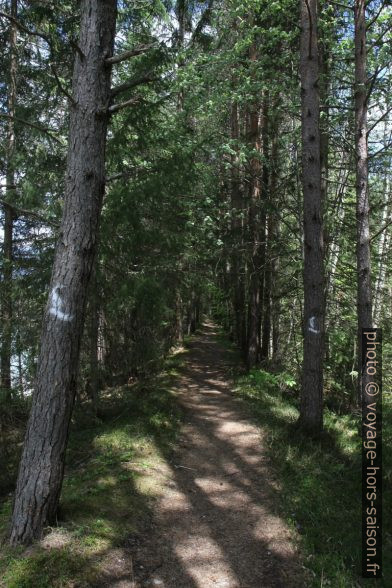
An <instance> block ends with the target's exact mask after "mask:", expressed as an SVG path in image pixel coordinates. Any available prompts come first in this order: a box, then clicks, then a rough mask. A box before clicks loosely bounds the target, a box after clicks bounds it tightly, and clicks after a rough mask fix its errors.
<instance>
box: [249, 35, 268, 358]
mask: <svg viewBox="0 0 392 588" xmlns="http://www.w3.org/2000/svg"><path fill="white" fill-rule="evenodd" d="M249 58H250V62H251V66H252V65H253V63H254V62H255V61H256V60H257V50H256V45H255V44H253V45H252V46H251V48H250V51H249ZM249 126H250V144H251V147H252V148H253V151H254V154H253V156H252V159H251V162H250V203H249V232H250V247H251V254H250V260H249V304H248V345H247V357H246V363H247V367H248V369H251V368H253V367H255V366H256V365H257V362H258V360H259V355H260V328H261V303H262V288H261V270H262V265H263V264H262V262H261V251H262V249H261V242H262V240H263V242H264V235H263V228H262V226H261V225H262V223H261V186H260V183H261V182H260V179H261V177H260V176H261V161H260V153H261V148H262V145H261V108H260V106H259V105H258V104H257V103H255V104H253V105H252V107H251V111H250V114H249ZM264 231H265V227H264Z"/></svg>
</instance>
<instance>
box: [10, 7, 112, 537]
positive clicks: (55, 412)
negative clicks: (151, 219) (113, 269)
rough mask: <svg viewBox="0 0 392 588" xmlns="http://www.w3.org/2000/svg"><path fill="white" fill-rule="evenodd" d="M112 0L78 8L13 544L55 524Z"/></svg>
mask: <svg viewBox="0 0 392 588" xmlns="http://www.w3.org/2000/svg"><path fill="white" fill-rule="evenodd" d="M116 12H117V11H116V0H82V2H81V24H80V38H79V47H80V49H81V54H79V52H78V53H77V54H76V58H75V65H74V74H73V98H74V101H75V102H74V105H73V107H72V111H71V120H70V133H69V147H68V158H67V172H66V189H65V206H64V212H63V219H62V224H61V230H60V237H59V241H58V243H57V249H56V255H55V261H54V266H53V271H52V278H51V284H50V294H49V299H48V304H47V307H46V311H45V316H44V321H43V332H42V338H41V350H40V356H39V361H38V369H37V379H36V388H35V391H34V397H33V403H32V408H31V413H30V418H29V422H28V426H27V432H26V437H25V442H24V447H23V453H22V458H21V462H20V468H19V476H18V482H17V487H16V494H15V502H14V508H13V515H12V527H11V536H10V542H11V544H17V543H29V542H31V541H32V540H33V539H34V538H38V537H40V536H41V535H42V531H43V528H44V526H45V525H46V524H48V523H49V524H50V523H53V522H54V521H55V519H56V513H57V508H58V502H59V497H60V491H61V486H62V481H63V474H64V458H65V450H66V447H67V441H68V429H69V423H70V419H71V413H72V408H73V404H74V399H75V388H76V380H77V367H78V356H79V348H80V339H81V334H82V330H83V320H84V314H85V306H86V295H87V287H88V283H89V279H90V274H91V269H92V264H93V260H94V254H95V245H96V240H97V233H98V224H99V216H100V210H101V204H102V197H103V193H104V187H105V144H106V130H107V124H108V115H107V112H108V104H109V100H110V78H111V69H110V66H108V65H107V64H106V63H105V58H107V57H109V56H111V55H112V53H113V44H114V35H115V24H116Z"/></svg>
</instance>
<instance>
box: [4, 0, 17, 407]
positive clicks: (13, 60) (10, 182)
mask: <svg viewBox="0 0 392 588" xmlns="http://www.w3.org/2000/svg"><path fill="white" fill-rule="evenodd" d="M10 10H11V16H12V17H13V18H14V19H16V18H17V16H18V2H17V0H11V7H10ZM9 31H10V32H9V34H10V38H9V46H10V69H9V83H8V115H9V118H8V129H7V153H6V174H5V176H6V202H8V203H9V205H8V204H3V208H4V241H3V280H2V282H3V283H2V292H1V293H2V300H1V331H2V334H1V351H0V358H1V373H0V388H2V389H3V390H5V391H6V394H7V397H8V398H10V397H11V355H12V314H13V308H12V307H13V304H12V269H13V268H12V266H13V232H14V210H13V208H12V203H13V200H14V195H15V162H14V155H15V110H16V82H17V80H16V76H17V68H18V56H17V47H16V43H17V26H16V24H15V21H12V20H11V21H10V28H9Z"/></svg>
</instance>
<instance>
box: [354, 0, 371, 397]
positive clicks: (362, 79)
mask: <svg viewBox="0 0 392 588" xmlns="http://www.w3.org/2000/svg"><path fill="white" fill-rule="evenodd" d="M365 10H366V2H365V0H355V4H354V21H355V23H354V24H355V27H354V28H355V33H354V39H355V148H356V159H357V161H356V192H357V209H356V210H357V312H358V344H357V350H358V400H359V401H361V390H362V374H361V371H362V364H361V349H362V329H365V328H372V326H373V320H372V288H371V272H370V231H369V193H368V138H367V102H368V96H367V74H366V17H365Z"/></svg>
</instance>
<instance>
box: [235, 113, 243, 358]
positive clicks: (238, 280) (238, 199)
mask: <svg viewBox="0 0 392 588" xmlns="http://www.w3.org/2000/svg"><path fill="white" fill-rule="evenodd" d="M238 118H239V113H238V104H237V103H236V102H233V104H232V106H231V138H232V140H233V141H234V142H235V144H234V151H235V155H232V158H231V236H232V239H231V248H232V254H231V274H232V291H233V309H234V322H235V324H234V338H235V342H236V343H237V345H238V346H239V348H240V349H242V350H243V349H244V341H245V337H246V320H245V284H244V275H243V273H244V272H243V255H242V246H243V213H244V202H243V196H242V192H241V182H240V167H239V166H240V162H239V152H238V141H239V120H238Z"/></svg>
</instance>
